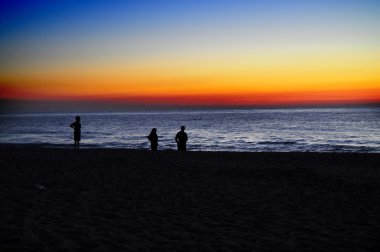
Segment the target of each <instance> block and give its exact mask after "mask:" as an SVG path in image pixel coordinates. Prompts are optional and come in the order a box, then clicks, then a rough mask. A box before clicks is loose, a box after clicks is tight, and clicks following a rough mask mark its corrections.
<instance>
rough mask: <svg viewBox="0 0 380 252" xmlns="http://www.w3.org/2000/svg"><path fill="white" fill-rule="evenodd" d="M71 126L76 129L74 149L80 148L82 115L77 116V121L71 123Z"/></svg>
mask: <svg viewBox="0 0 380 252" xmlns="http://www.w3.org/2000/svg"><path fill="white" fill-rule="evenodd" d="M70 127H71V128H73V129H74V150H75V149H78V150H79V141H80V133H81V132H80V131H81V127H82V125H81V124H80V116H76V117H75V122H73V123H72V124H70Z"/></svg>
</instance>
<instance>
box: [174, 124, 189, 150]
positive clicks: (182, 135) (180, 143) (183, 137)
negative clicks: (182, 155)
mask: <svg viewBox="0 0 380 252" xmlns="http://www.w3.org/2000/svg"><path fill="white" fill-rule="evenodd" d="M175 141H176V143H177V147H178V150H179V151H186V142H187V134H186V132H185V126H181V131H179V132H178V133H177V135H176V136H175Z"/></svg>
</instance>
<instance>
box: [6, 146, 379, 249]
mask: <svg viewBox="0 0 380 252" xmlns="http://www.w3.org/2000/svg"><path fill="white" fill-rule="evenodd" d="M0 166H1V168H0V188H1V191H0V204H1V205H0V251H162V250H164V251H380V155H379V154H318V153H221V152H219V153H210V152H188V153H177V152H174V151H173V152H171V151H165V152H156V153H153V152H150V151H134V150H104V149H92V150H90V149H86V150H80V151H74V150H71V149H40V148H29V149H26V148H4V147H3V148H0Z"/></svg>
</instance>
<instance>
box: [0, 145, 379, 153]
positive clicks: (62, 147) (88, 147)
mask: <svg viewBox="0 0 380 252" xmlns="http://www.w3.org/2000/svg"><path fill="white" fill-rule="evenodd" d="M0 149H41V150H48V149H57V150H71V149H72V150H73V149H74V148H73V144H50V143H38V144H34V143H31V144H13V143H0ZM82 150H86V151H87V150H97V151H99V150H114V151H149V152H150V151H151V150H150V149H149V148H141V149H132V148H120V147H99V146H95V145H94V146H91V145H81V147H80V150H79V151H82ZM156 152H178V150H177V149H174V148H173V149H170V148H168V149H158V150H157V151H156ZM186 152H188V153H204V152H205V153H237V154H239V153H240V154H244V153H284V154H285V153H289V154H290V153H298V154H307V153H315V154H373V155H380V152H368V151H367V152H366V151H361V152H355V151H224V150H223V151H220V150H215V151H211V150H191V149H188V150H187V151H186Z"/></svg>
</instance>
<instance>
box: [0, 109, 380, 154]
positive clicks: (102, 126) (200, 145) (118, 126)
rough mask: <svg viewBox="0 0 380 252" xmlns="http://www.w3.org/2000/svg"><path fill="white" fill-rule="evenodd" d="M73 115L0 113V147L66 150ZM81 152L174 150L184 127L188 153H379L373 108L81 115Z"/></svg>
mask: <svg viewBox="0 0 380 252" xmlns="http://www.w3.org/2000/svg"><path fill="white" fill-rule="evenodd" d="M76 115H77V114H70V113H60V114H52V113H49V114H3V115H0V143H2V144H32V145H41V146H52V145H53V146H56V147H69V145H71V144H72V143H73V130H72V129H71V128H70V127H69V125H70V124H71V123H72V122H74V117H75V116H76ZM79 115H80V116H81V123H82V141H81V146H82V147H83V148H128V149H149V146H150V145H149V141H148V140H147V138H146V136H147V135H149V133H150V131H151V129H152V128H157V133H158V136H159V149H161V150H169V149H176V143H175V140H174V137H175V134H176V133H177V132H178V131H179V130H180V126H181V125H184V126H186V132H187V134H188V138H189V141H188V149H189V150H194V151H195V150H197V151H245V152H262V151H272V152H289V151H301V152H306V151H317V152H380V108H323V109H322V108H316V109H252V110H210V111H208V110H199V111H166V112H126V113H82V114H79Z"/></svg>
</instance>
